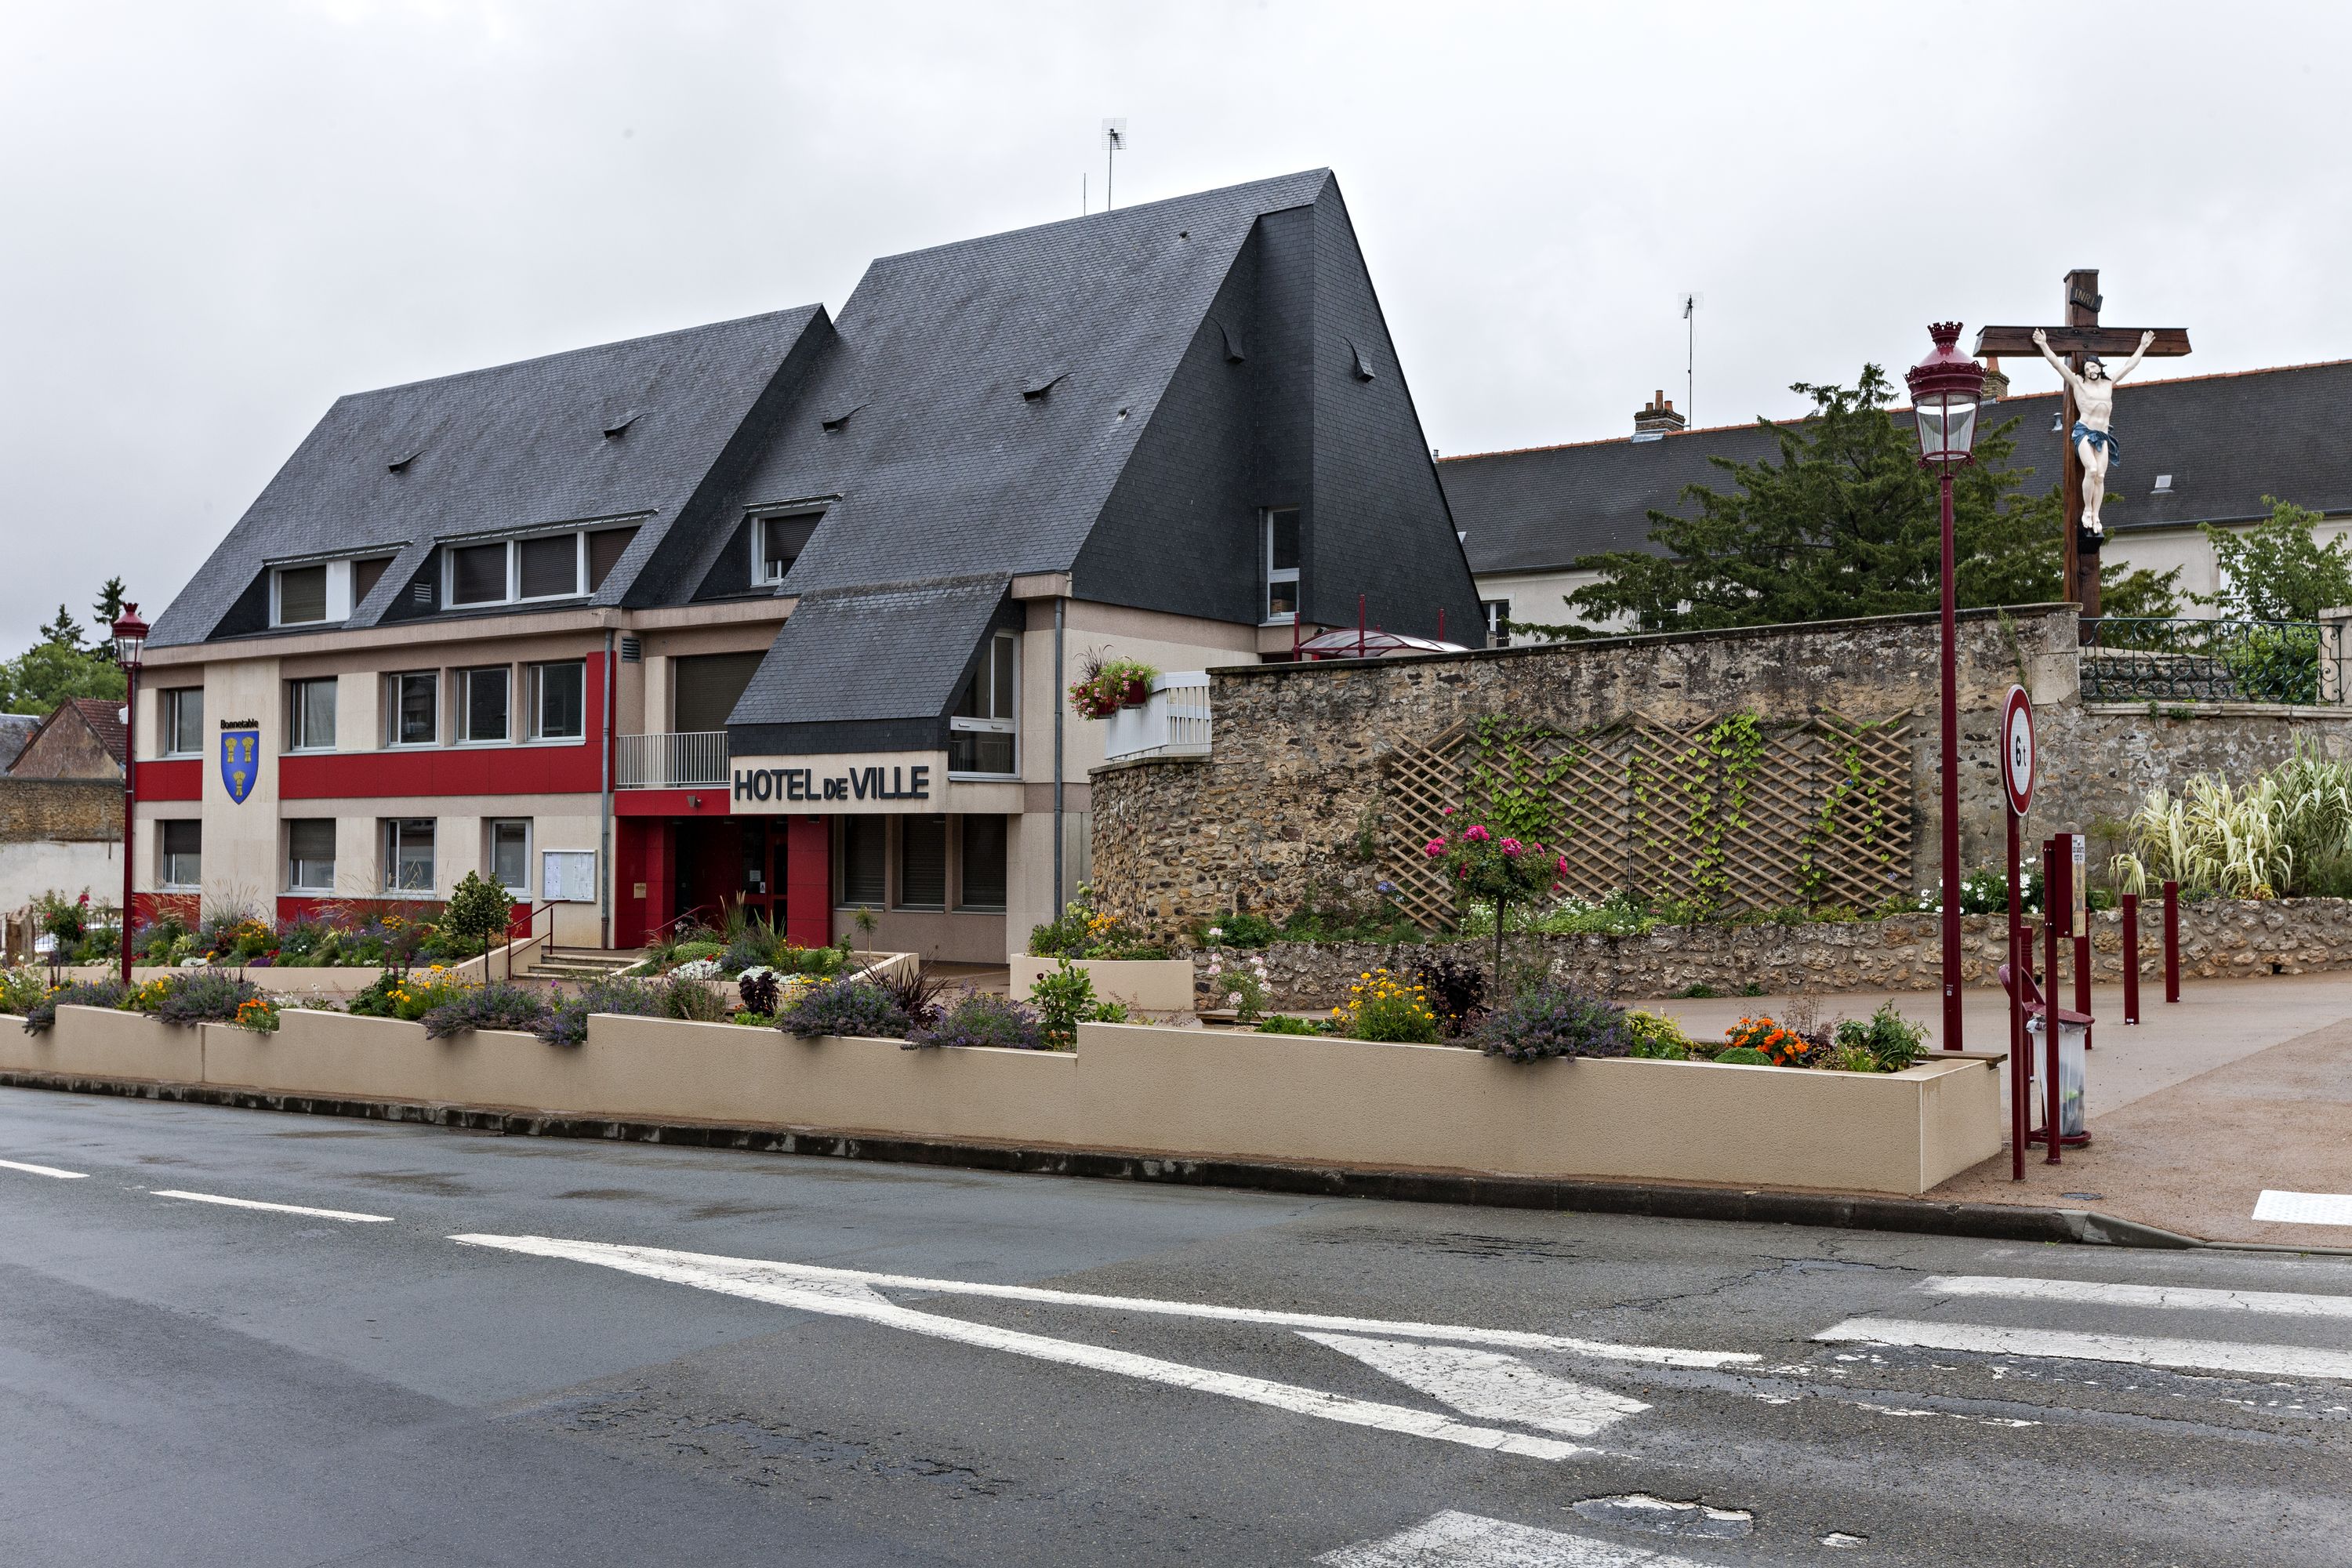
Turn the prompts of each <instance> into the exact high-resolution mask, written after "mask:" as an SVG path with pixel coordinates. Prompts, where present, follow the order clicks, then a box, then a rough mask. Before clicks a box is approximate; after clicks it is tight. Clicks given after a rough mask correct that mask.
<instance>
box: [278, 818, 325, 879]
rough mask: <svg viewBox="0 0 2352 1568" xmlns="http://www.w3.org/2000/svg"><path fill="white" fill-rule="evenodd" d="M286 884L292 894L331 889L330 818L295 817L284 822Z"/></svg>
mask: <svg viewBox="0 0 2352 1568" xmlns="http://www.w3.org/2000/svg"><path fill="white" fill-rule="evenodd" d="M286 887H287V890H288V891H289V892H296V893H331V892H333V891H334V890H335V819H334V818H333V817H331V816H306V817H298V818H295V819H293V820H291V821H289V822H288V823H287V824H286Z"/></svg>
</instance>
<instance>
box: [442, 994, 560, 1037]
mask: <svg viewBox="0 0 2352 1568" xmlns="http://www.w3.org/2000/svg"><path fill="white" fill-rule="evenodd" d="M546 1017H547V1003H546V1001H545V1000H544V999H543V998H542V997H541V996H540V994H538V993H537V992H535V991H526V990H524V989H523V988H522V987H521V986H520V985H504V984H494V985H469V986H467V987H466V988H464V989H463V990H460V991H458V992H457V994H455V995H453V996H451V997H449V998H448V999H447V1000H446V1001H444V1002H441V1003H439V1004H437V1005H435V1006H433V1007H432V1008H430V1009H428V1010H427V1011H426V1012H425V1013H424V1014H423V1015H422V1016H421V1017H420V1019H419V1022H421V1023H423V1024H424V1026H425V1037H427V1038H429V1039H436V1040H446V1039H447V1038H448V1037H450V1036H452V1035H462V1034H464V1033H466V1032H467V1030H469V1029H523V1030H528V1031H530V1032H532V1033H537V1032H538V1030H539V1028H540V1026H541V1024H542V1023H543V1022H544V1021H545V1019H546Z"/></svg>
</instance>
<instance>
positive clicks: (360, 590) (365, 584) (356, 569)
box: [352, 555, 392, 609]
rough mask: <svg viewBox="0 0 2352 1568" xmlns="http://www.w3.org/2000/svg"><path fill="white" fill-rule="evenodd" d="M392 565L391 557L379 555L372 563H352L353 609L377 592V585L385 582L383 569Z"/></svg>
mask: <svg viewBox="0 0 2352 1568" xmlns="http://www.w3.org/2000/svg"><path fill="white" fill-rule="evenodd" d="M391 564H392V557H391V556H389V555H379V556H377V557H375V558H374V559H373V560H372V561H354V562H352V608H353V609H357V608H359V606H360V605H362V603H364V602H365V600H366V599H367V596H368V595H370V594H373V593H374V592H375V585H376V584H378V583H380V582H382V581H383V569H384V568H385V567H387V566H389V565H391Z"/></svg>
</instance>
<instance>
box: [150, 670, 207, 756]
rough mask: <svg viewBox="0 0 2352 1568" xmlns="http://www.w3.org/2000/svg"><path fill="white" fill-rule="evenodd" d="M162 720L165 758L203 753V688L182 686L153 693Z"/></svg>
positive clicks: (162, 748)
mask: <svg viewBox="0 0 2352 1568" xmlns="http://www.w3.org/2000/svg"><path fill="white" fill-rule="evenodd" d="M156 696H157V699H158V703H157V706H158V708H159V709H160V712H159V714H158V717H159V718H161V720H162V721H163V734H162V736H161V737H160V739H161V740H162V742H163V745H162V747H161V750H162V752H163V755H165V756H167V757H194V756H201V755H203V754H204V750H205V689H204V688H203V687H201V686H183V687H180V688H179V689H176V690H172V691H162V692H158V693H156Z"/></svg>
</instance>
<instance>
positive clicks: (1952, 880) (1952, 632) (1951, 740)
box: [1903, 321, 1985, 1051]
mask: <svg viewBox="0 0 2352 1568" xmlns="http://www.w3.org/2000/svg"><path fill="white" fill-rule="evenodd" d="M1927 335H1928V336H1930V337H1932V338H1934V339H1935V340H1936V352H1935V353H1931V354H1929V355H1928V356H1927V358H1926V359H1923V360H1921V361H1920V362H1919V363H1917V364H1915V365H1913V366H1912V367H1911V368H1910V369H1909V370H1907V371H1906V372H1905V373H1904V374H1903V379H1904V382H1905V383H1906V384H1908V385H1909V387H1910V388H1911V405H1912V407H1913V409H1914V410H1915V412H1916V418H1915V420H1914V423H1915V425H1916V428H1917V430H1918V434H1919V462H1920V464H1921V466H1922V467H1925V468H1933V469H1935V470H1936V489H1937V493H1938V495H1939V497H1940V499H1941V500H1942V502H1943V540H1944V649H1943V665H1944V668H1943V675H1944V703H1943V709H1944V711H1943V721H1944V728H1943V752H1944V766H1943V785H1944V792H1943V793H1944V1048H1945V1049H1946V1050H1948V1051H1957V1050H1958V1049H1959V1048H1960V694H1959V686H1960V678H1959V662H1958V660H1959V655H1958V646H1959V645H1958V636H1959V595H1958V588H1957V587H1956V586H1955V585H1954V583H1953V579H1952V470H1954V469H1955V468H1958V467H1959V466H1960V465H1961V464H1962V463H1965V462H1967V461H1969V454H1970V453H1971V451H1972V450H1973V449H1974V447H1975V446H1976V439H1977V405H1978V402H1979V399H1980V398H1981V397H1982V395H1983V393H1984V375H1985V373H1984V367H1983V366H1982V365H1980V364H1979V363H1977V362H1976V361H1974V360H1972V359H1970V358H1969V356H1968V355H1966V354H1964V353H1960V352H1959V350H1958V349H1956V348H1954V347H1953V346H1952V345H1953V344H1954V343H1956V342H1958V341H1959V336H1960V323H1959V322H1958V321H1938V322H1937V323H1936V324H1935V325H1933V326H1931V327H1929V328H1928V329H1927Z"/></svg>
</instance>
